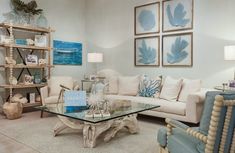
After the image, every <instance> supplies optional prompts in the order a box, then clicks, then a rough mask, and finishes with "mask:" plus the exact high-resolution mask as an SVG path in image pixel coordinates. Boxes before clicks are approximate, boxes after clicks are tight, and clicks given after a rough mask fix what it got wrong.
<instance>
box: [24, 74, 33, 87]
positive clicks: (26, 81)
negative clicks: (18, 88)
mask: <svg viewBox="0 0 235 153" xmlns="http://www.w3.org/2000/svg"><path fill="white" fill-rule="evenodd" d="M33 82H34V76H30V75H28V74H25V75H24V84H25V85H31V84H33Z"/></svg>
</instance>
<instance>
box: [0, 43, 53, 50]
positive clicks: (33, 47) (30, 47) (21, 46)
mask: <svg viewBox="0 0 235 153" xmlns="http://www.w3.org/2000/svg"><path fill="white" fill-rule="evenodd" d="M0 46H1V47H8V48H10V47H13V48H21V49H34V50H41V51H51V50H52V48H50V47H38V46H27V45H17V44H0Z"/></svg>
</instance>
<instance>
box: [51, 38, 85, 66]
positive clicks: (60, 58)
mask: <svg viewBox="0 0 235 153" xmlns="http://www.w3.org/2000/svg"><path fill="white" fill-rule="evenodd" d="M53 47H54V51H53V64H54V65H82V44H81V43H76V42H65V41H59V40H54V41H53Z"/></svg>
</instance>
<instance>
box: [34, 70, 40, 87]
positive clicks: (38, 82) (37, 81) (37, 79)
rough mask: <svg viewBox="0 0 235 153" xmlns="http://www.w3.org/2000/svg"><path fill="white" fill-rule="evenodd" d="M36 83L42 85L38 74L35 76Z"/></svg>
mask: <svg viewBox="0 0 235 153" xmlns="http://www.w3.org/2000/svg"><path fill="white" fill-rule="evenodd" d="M34 83H35V84H40V83H41V77H40V74H39V73H38V72H37V73H35V75H34Z"/></svg>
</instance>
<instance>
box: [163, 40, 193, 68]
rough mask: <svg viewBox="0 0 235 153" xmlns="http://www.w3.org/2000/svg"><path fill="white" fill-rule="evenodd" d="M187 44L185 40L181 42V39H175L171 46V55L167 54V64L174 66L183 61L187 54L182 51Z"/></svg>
mask: <svg viewBox="0 0 235 153" xmlns="http://www.w3.org/2000/svg"><path fill="white" fill-rule="evenodd" d="M188 45H189V43H188V42H187V41H186V40H182V39H181V37H177V38H176V40H175V43H174V44H173V45H172V46H171V53H167V62H168V63H170V64H175V63H179V62H181V61H183V60H184V59H185V58H186V57H187V56H188V53H187V52H186V51H185V50H184V49H185V48H186V47H187V46H188Z"/></svg>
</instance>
